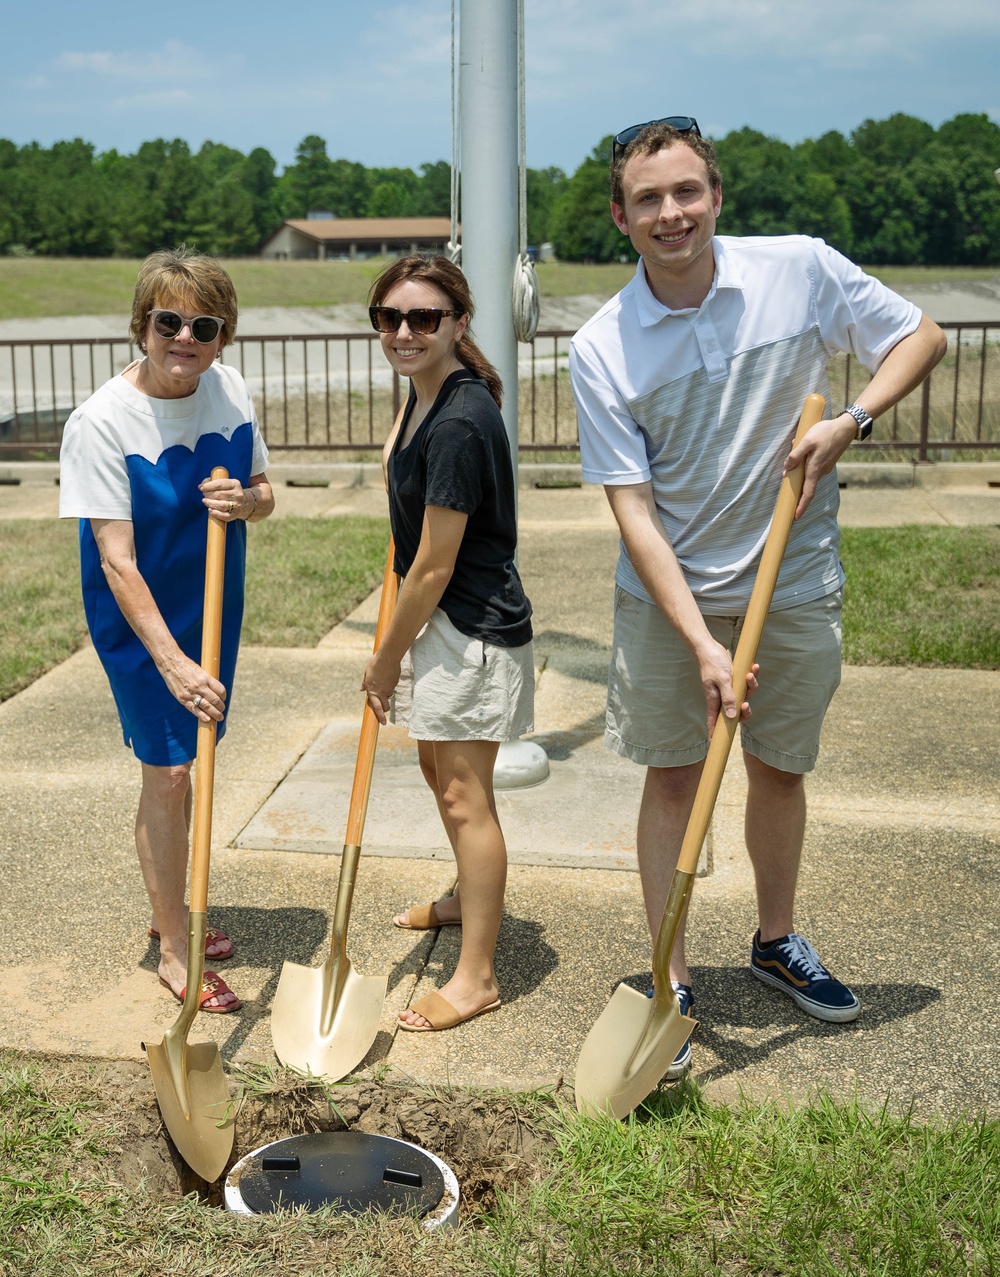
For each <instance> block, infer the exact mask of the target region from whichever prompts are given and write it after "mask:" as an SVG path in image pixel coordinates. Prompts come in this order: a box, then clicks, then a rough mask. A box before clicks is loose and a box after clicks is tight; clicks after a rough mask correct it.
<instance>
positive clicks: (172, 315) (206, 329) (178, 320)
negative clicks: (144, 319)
mask: <svg viewBox="0 0 1000 1277" xmlns="http://www.w3.org/2000/svg"><path fill="white" fill-rule="evenodd" d="M149 318H150V319H152V321H153V331H154V332H155V333H157V334H158V335H159V336H160V337H166V338H168V339H169V338H171V337H176V336H177V334H178V333H179V332H180V331H181V329H182V328H183V327H184V326H185V324H186V325H187V326H188V327H189V328H190V329H191V336H192V337H193V338H194V339H195V341H196V342H198V343H199V344H200V345H202V346H210V345H211V344H212V342H213V341H215V339H216V337H218V335H219V333H221V332H222V326H223V324H225V322H226V321H225V320H224V319H219V318H218V317H217V316H216V315H181V314H179V313H178V312H177V311H176V310H151V311H150V312H149Z"/></svg>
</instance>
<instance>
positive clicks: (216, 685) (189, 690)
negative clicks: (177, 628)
mask: <svg viewBox="0 0 1000 1277" xmlns="http://www.w3.org/2000/svg"><path fill="white" fill-rule="evenodd" d="M160 673H161V674H162V675H163V681H164V682H165V683H166V685H167V688H168V689H169V691H170V695H171V696H173V697H174V698H175V699H176V700H178V701H180V703H181V704H182V705H183V706H184V708H185V709H188V710H190V711H191V713H192V714H194V716H195V718H200V719H201V721H202V722H203V723H208V722H210V721H211V720H212V719H213V718H214V719H215V720H216V722H219V723H221V722H222V718H223V715H224V714H225V712H226V689H225V688H224V687H223V685H222V684H221V683H220V682H219V680H218V679H217V678H213V677H212V676H211V674H209V672H208V670H204V669H202V667H201V666H200V665H199V664H198V662H197V661H192V660H191V659H190V658H189V657H187V656H185V655H184V653H183V652H182V651H180V649H178V651H177V653H176V654H175V656H174V657H173V659H172V660H171V661H170V662H169V664H166V665H165V666H161V668H160Z"/></svg>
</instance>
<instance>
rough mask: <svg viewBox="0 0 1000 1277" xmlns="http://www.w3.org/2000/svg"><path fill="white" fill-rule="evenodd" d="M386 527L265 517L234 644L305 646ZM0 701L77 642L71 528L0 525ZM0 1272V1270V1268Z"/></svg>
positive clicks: (363, 572)
mask: <svg viewBox="0 0 1000 1277" xmlns="http://www.w3.org/2000/svg"><path fill="white" fill-rule="evenodd" d="M387 543H388V523H387V521H384V520H382V519H365V518H358V517H353V516H352V517H351V518H339V519H296V518H288V519H274V520H270V521H268V522H267V523H262V524H259V525H255V526H254V527H253V528H251V529H250V531H249V537H248V549H247V575H248V586H247V604H246V612H245V622H244V628H243V642H244V643H255V644H259V645H262V646H265V647H310V646H312V645H314V644H315V643H316V642H318V640H319V639H320V638H322V636H323V635H324V634H326V633H327V632H328V631H329V630H330V629H331V628H332V627H333V626H334V625H335V624H336V623H337V621H339V620H340V619H341V618H342V617H344V616H346V615H347V614H348V613H349V612H351V611H353V610H354V608H355V607H356V606H357V605H358V603H360V602H361V600H362V599H364V598H366V597H367V596H368V595H369V594H370V593H371V591H372V590H373V589H374V588H375V586H376V585H377V584H378V583H379V581H381V579H382V571H383V569H384V567H385V551H386V545H387ZM0 561H2V562H3V564H4V571H3V575H2V576H0V700H5V699H6V698H7V697H8V696H12V695H13V694H14V693H15V692H18V691H20V690H21V689H22V688H24V687H27V686H28V684H29V683H31V682H33V681H34V680H35V679H36V678H38V677H39V675H41V674H44V673H45V671H46V670H48V669H51V668H52V666H53V665H56V664H58V662H59V661H63V660H65V659H66V657H67V656H70V655H72V653H73V652H75V651H76V650H77V648H78V647H80V645H81V644H82V643H83V642H84V641H85V640H86V637H87V626H86V622H85V620H84V616H83V603H82V601H81V598H80V568H79V552H78V548H77V525H76V523H75V522H73V521H71V520H65V521H63V520H59V521H56V520H53V521H52V522H45V521H42V520H36V519H23V520H21V519H12V520H0ZM0 1271H2V1270H0Z"/></svg>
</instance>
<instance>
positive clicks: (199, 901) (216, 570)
mask: <svg viewBox="0 0 1000 1277" xmlns="http://www.w3.org/2000/svg"><path fill="white" fill-rule="evenodd" d="M212 478H213V479H228V478H229V471H228V470H227V469H226V468H225V466H216V467H215V469H214V470H213V471H212ZM225 571H226V524H224V523H220V522H219V520H218V519H213V518H212V516H211V515H209V516H208V537H207V544H206V547H205V609H204V615H203V618H202V623H201V667H202V669H204V670H207V672H208V673H209V674H211V676H212V677H213V678H218V677H219V653H220V649H221V647H222V589H223V584H224V582H225ZM226 690H227V691H228V690H229V689H228V688H227V689H226ZM216 727H217V723H216V720H215V719H214V718H212V719H209V721H208V722H207V723H205V722H202V721H200V720H199V722H198V753H197V772H196V785H195V794H194V817H193V820H192V828H193V832H192V839H191V912H192V913H205V912H206V910H207V908H208V862H209V853H210V852H211V849H212V795H213V792H214V790H215V732H216Z"/></svg>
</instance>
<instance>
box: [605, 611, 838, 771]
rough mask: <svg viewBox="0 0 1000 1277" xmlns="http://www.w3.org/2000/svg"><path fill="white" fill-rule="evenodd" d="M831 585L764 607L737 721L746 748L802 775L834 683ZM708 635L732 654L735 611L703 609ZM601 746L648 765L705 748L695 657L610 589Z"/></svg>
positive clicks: (681, 760) (674, 763)
mask: <svg viewBox="0 0 1000 1277" xmlns="http://www.w3.org/2000/svg"><path fill="white" fill-rule="evenodd" d="M842 601H843V595H842V593H841V591H840V590H837V591H836V592H835V593H833V594H828V595H826V596H825V597H824V598H821V599H815V600H814V601H813V602H811V603H802V604H800V605H799V606H797V607H790V608H784V609H782V610H781V611H780V612H771V613H769V615H768V618H767V621H766V623H765V625H764V632H763V634H762V635H761V641H760V646H759V648H758V651H757V663H758V664H759V665H760V673H759V674H758V676H757V677H758V680H759V683H760V686H759V687H758V689H757V691H756V692H755V693H754V694H753V696H752V697H751V698H750V708H751V710H752V716H751V717H750V719H749V720H748V721H747V722H744V723H741V724H740V732H741V741H742V745H743V748H744V749H745V750H746V752H747V753H748V754H752V755H753V756H754V757H755V758H759V759H760V760H761V762H763V763H767V764H768V765H769V766H771V767H775V768H777V769H778V770H779V771H784V772H794V773H796V774H797V775H802V774H804V773H805V772H808V771H812V769H813V768H814V767H815V766H816V759H817V757H818V756H819V734H820V728H821V727H822V726H823V718H824V716H825V715H826V711H827V708H828V706H829V704H830V701H831V700H832V699H833V694H834V692H835V691H836V690H837V688H838V686H839V685H840V644H841V628H840V612H841V605H842ZM705 622H706V624H707V625H708V628H709V630H710V632H711V634H712V636H713V638H715V639H716V640H717V641H718V642H719V643H721V644H722V645H723V646H724V647H726V648H728V649H729V651H730V652H735V650H736V644H737V642H738V640H739V636H740V629H741V627H742V624H743V617H741V616H725V617H722V616H706V617H705ZM604 743H605V745H606V746H607V748H608V749H611V750H613V751H614V752H615V753H616V754H620V755H621V756H622V757H623V758H629V759H631V760H632V761H633V762H636V763H642V764H644V765H645V766H647V767H685V766H688V765H689V764H691V763H698V762H701V760H702V759H703V758H704V757H705V756H706V754H707V753H708V740H707V738H706V735H705V696H704V693H703V691H702V687H701V679H700V678H699V677H698V665H697V662H696V661H695V659H694V657H693V656H692V655H691V653H690V651H689V650H688V648H687V647H686V646H685V644H684V642H683V640H682V639H681V638H680V635H679V634H678V633H677V631H676V630H675V629H674V627H673V626H672V625H671V624H670V622H669V621H668V620H667V619H666V618H665V617H664V615H663V613H662V612H661V611H660V610H659V608H657V607H654V606H653V605H652V604H651V603H646V602H645V601H643V600H642V599H637V598H635V597H634V595H631V594H628V593H627V592H626V591H625V590H623V589H621V588H620V587H619V588H618V589H616V591H615V630H614V650H613V654H612V658H611V668H610V670H609V672H608V711H607V720H606V725H605V732H604Z"/></svg>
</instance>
